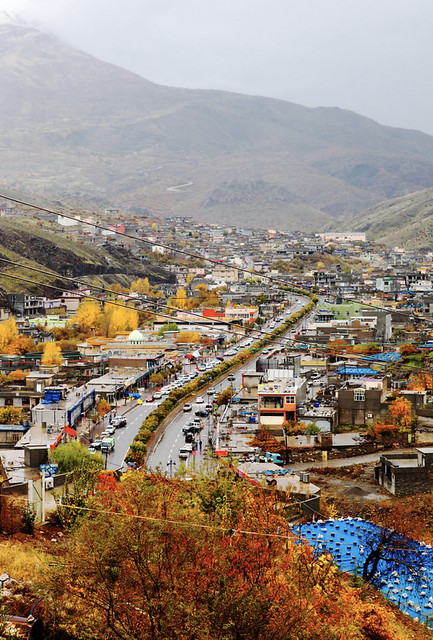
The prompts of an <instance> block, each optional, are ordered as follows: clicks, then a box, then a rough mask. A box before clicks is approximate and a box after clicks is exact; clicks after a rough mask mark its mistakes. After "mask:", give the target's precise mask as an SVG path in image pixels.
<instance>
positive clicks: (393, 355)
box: [361, 351, 401, 362]
mask: <svg viewBox="0 0 433 640" xmlns="http://www.w3.org/2000/svg"><path fill="white" fill-rule="evenodd" d="M400 358H401V355H400V354H399V353H397V351H386V352H385V353H374V354H373V355H371V356H364V357H363V358H361V360H371V361H372V362H396V361H397V360H400Z"/></svg>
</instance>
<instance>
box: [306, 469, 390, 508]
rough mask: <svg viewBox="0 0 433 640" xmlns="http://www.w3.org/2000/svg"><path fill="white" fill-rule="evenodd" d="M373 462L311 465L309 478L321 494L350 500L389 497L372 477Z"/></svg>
mask: <svg viewBox="0 0 433 640" xmlns="http://www.w3.org/2000/svg"><path fill="white" fill-rule="evenodd" d="M374 466H375V465H374V462H366V463H364V464H356V465H350V466H347V467H311V468H310V469H309V472H310V480H311V482H313V483H314V484H316V485H317V486H319V487H321V489H322V490H323V495H324V496H325V497H326V496H336V497H345V498H349V499H350V500H368V501H371V500H377V501H378V502H382V501H384V500H389V499H391V497H392V496H391V495H390V494H388V493H387V492H386V491H385V490H384V489H383V488H382V487H381V486H380V485H379V484H378V483H377V482H376V481H375V479H374Z"/></svg>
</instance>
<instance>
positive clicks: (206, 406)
mask: <svg viewBox="0 0 433 640" xmlns="http://www.w3.org/2000/svg"><path fill="white" fill-rule="evenodd" d="M205 409H206V411H209V413H211V412H212V411H213V405H211V404H207V405H205Z"/></svg>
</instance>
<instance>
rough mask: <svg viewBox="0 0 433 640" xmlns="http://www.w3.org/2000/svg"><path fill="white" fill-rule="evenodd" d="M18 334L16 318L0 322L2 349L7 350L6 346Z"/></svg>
mask: <svg viewBox="0 0 433 640" xmlns="http://www.w3.org/2000/svg"><path fill="white" fill-rule="evenodd" d="M17 335H18V330H17V325H16V322H15V318H9V320H5V321H4V322H0V351H1V352H2V353H4V352H5V348H6V347H7V346H8V345H9V344H10V343H11V342H12V341H13V340H14V339H15V338H16V336H17Z"/></svg>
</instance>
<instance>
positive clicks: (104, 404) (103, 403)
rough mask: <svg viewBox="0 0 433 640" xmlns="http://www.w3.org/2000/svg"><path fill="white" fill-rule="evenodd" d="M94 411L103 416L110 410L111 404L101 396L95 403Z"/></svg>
mask: <svg viewBox="0 0 433 640" xmlns="http://www.w3.org/2000/svg"><path fill="white" fill-rule="evenodd" d="M96 411H97V412H98V414H99V415H100V416H105V415H106V414H107V413H108V412H109V411H111V406H110V403H109V402H108V400H106V399H105V398H101V399H100V400H99V402H98V404H97V405H96Z"/></svg>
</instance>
